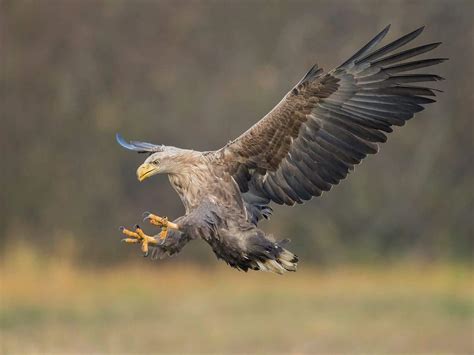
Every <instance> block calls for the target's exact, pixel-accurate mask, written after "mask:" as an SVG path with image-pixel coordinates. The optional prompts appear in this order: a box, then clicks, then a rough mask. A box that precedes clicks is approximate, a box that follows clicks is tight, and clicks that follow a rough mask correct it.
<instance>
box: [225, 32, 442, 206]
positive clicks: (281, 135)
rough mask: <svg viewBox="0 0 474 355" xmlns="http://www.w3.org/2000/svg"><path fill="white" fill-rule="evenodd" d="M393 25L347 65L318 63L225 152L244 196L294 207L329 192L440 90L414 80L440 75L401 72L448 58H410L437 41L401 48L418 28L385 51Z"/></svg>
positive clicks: (253, 201)
mask: <svg viewBox="0 0 474 355" xmlns="http://www.w3.org/2000/svg"><path fill="white" fill-rule="evenodd" d="M388 29H389V26H388V27H386V28H385V29H384V30H383V31H382V32H380V33H379V34H378V35H377V36H375V37H374V38H373V39H372V40H371V41H370V42H369V43H367V44H366V45H365V46H364V47H363V48H361V49H360V50H359V51H358V52H357V53H356V54H354V55H353V56H352V57H351V58H350V59H348V60H347V61H346V62H344V63H343V64H342V65H341V66H339V67H337V68H336V69H334V70H332V71H330V72H329V73H327V74H322V69H319V68H318V67H317V66H314V67H312V68H311V70H310V71H309V72H308V73H307V74H306V75H305V76H304V78H303V79H302V80H301V81H300V82H299V83H298V84H297V85H296V86H295V87H294V88H293V89H292V90H291V91H290V92H289V93H288V94H287V95H286V96H285V97H284V98H283V100H282V101H281V102H280V103H279V104H278V105H277V106H276V107H275V108H274V109H273V110H272V111H271V112H269V113H268V114H267V115H266V116H265V117H264V118H263V119H261V120H260V121H259V122H258V123H256V124H255V125H254V126H253V127H251V128H250V129H249V130H248V131H247V132H245V133H244V134H242V135H241V136H240V137H238V138H237V139H235V140H234V141H232V142H230V143H228V144H227V145H226V146H225V147H224V148H222V149H221V150H220V153H221V156H222V159H223V161H224V162H225V163H224V164H225V165H226V168H227V169H228V171H230V173H231V174H232V175H233V177H234V179H235V180H236V182H237V183H238V185H239V187H240V190H241V192H242V193H243V196H244V200H245V201H246V202H247V203H249V204H252V205H254V206H264V205H266V204H268V203H269V202H270V201H274V202H276V203H278V204H287V205H293V204H294V203H295V202H296V203H302V202H303V201H304V200H309V199H310V198H311V197H313V196H319V195H321V193H322V192H323V191H329V190H330V189H331V187H332V185H335V184H338V183H339V181H340V180H342V179H344V178H345V177H346V176H347V174H348V172H349V171H350V170H352V169H353V166H354V165H356V164H358V163H360V161H361V160H362V159H364V158H365V157H366V156H367V154H374V153H376V152H377V151H378V145H377V143H383V142H385V141H386V140H387V136H386V133H390V132H392V126H403V125H404V124H405V121H407V120H409V119H410V118H412V117H413V115H414V113H416V112H419V111H421V110H423V109H424V107H423V106H422V105H425V104H429V103H432V102H435V100H433V99H431V98H429V97H433V96H435V89H429V88H426V87H421V86H413V85H410V84H413V83H420V82H428V81H438V80H442V78H441V77H440V76H438V75H433V74H401V73H404V72H407V71H411V70H414V69H419V68H424V67H428V66H432V65H435V64H438V63H441V62H443V61H444V60H446V59H444V58H435V59H423V60H414V61H408V62H406V60H407V59H410V58H412V57H415V56H417V55H420V54H422V53H425V52H428V51H430V50H432V49H434V48H436V47H437V46H438V45H439V44H440V43H431V44H427V45H423V46H419V47H415V48H411V49H408V50H404V51H401V52H398V53H394V51H396V50H397V49H398V48H400V47H402V46H404V45H405V44H407V43H409V42H410V41H412V40H413V39H415V38H416V37H417V36H418V35H419V34H420V33H421V32H422V31H423V28H420V29H417V30H416V31H413V32H411V33H409V34H407V35H405V36H403V37H401V38H399V39H397V40H396V41H394V42H392V43H389V44H387V45H385V46H383V47H381V48H380V49H375V47H376V46H377V44H378V43H379V42H380V41H381V40H382V39H383V38H384V36H385V35H386V34H387V32H388Z"/></svg>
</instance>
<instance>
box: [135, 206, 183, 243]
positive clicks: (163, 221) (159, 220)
mask: <svg viewBox="0 0 474 355" xmlns="http://www.w3.org/2000/svg"><path fill="white" fill-rule="evenodd" d="M143 215H144V217H145V218H144V219H145V220H146V219H147V220H149V221H150V223H151V224H154V225H155V226H158V227H161V232H160V234H159V239H160V241H161V242H164V240H165V239H166V237H167V236H168V229H169V228H171V229H176V230H179V226H178V225H177V224H176V223H173V222H170V221H168V218H167V217H160V216H157V215H155V214H153V213H150V212H145V213H144V214H143Z"/></svg>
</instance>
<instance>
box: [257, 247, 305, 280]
mask: <svg viewBox="0 0 474 355" xmlns="http://www.w3.org/2000/svg"><path fill="white" fill-rule="evenodd" d="M297 263H298V257H297V256H296V255H295V254H293V253H292V252H291V251H289V250H286V249H283V248H282V251H281V252H280V253H279V254H278V256H277V257H276V258H275V259H267V260H265V261H257V265H258V267H259V270H261V271H270V272H274V273H277V274H283V273H284V272H286V271H296V267H297Z"/></svg>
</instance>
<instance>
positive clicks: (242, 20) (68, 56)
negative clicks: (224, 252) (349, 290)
mask: <svg viewBox="0 0 474 355" xmlns="http://www.w3.org/2000/svg"><path fill="white" fill-rule="evenodd" d="M0 6H1V8H0V16H1V17H0V35H1V50H0V53H1V54H0V60H1V78H0V81H1V85H0V97H1V105H0V112H1V123H2V125H1V131H0V145H1V151H2V173H1V175H0V179H1V180H0V182H1V186H2V189H1V192H0V194H1V201H2V204H1V206H0V238H1V239H0V245H1V250H2V252H7V251H8V248H9V245H10V244H12V243H14V242H16V241H23V242H24V243H27V244H28V245H29V246H30V247H33V248H38V249H39V250H42V251H43V252H46V253H48V252H49V251H50V250H53V249H54V248H55V246H57V245H58V243H61V241H62V240H70V241H71V240H72V241H73V242H74V248H75V249H76V253H77V256H81V257H83V259H82V260H86V261H88V262H93V263H95V262H97V261H101V262H104V263H109V262H113V261H114V260H121V259H120V258H119V257H124V256H129V257H130V256H132V255H133V256H135V255H136V254H137V253H138V251H137V250H130V248H128V247H127V248H126V247H124V246H123V245H121V244H120V243H119V239H120V233H119V232H118V229H117V227H118V226H120V225H128V226H132V225H134V224H135V223H137V222H139V221H140V216H141V213H142V212H143V211H146V210H150V211H154V212H156V213H159V214H160V215H167V216H169V217H170V218H176V217H178V216H179V215H181V214H182V213H183V208H182V206H181V203H180V201H179V199H178V197H177V195H176V194H175V193H174V191H172V189H171V187H170V186H169V184H168V181H167V179H166V177H164V176H158V177H155V178H152V179H149V180H147V181H146V182H144V183H143V184H139V183H138V182H137V181H136V177H135V170H136V167H137V166H138V165H139V164H140V163H141V162H142V160H143V159H144V156H139V155H136V154H132V153H129V152H126V151H124V150H122V149H121V148H119V146H118V145H117V144H116V143H115V141H114V135H115V133H116V132H121V133H122V134H123V135H124V136H125V137H126V138H129V139H140V140H144V141H150V142H155V143H162V144H169V145H175V146H181V147H187V148H194V149H198V150H210V149H216V148H219V147H221V146H222V145H224V144H225V143H226V142H227V141H228V140H230V139H232V138H234V137H236V136H237V135H239V134H240V133H241V132H243V131H244V130H246V129H247V128H248V127H250V126H251V125H252V124H253V123H255V122H256V121H257V120H258V119H260V118H261V117H262V116H263V115H264V114H265V113H267V112H268V111H269V110H270V109H271V108H272V107H273V106H274V105H275V104H276V103H277V102H278V101H279V100H280V99H281V97H282V96H283V95H284V94H285V93H286V91H287V90H289V89H290V88H291V86H292V85H293V84H294V83H296V82H297V81H298V80H299V79H300V77H301V76H302V75H304V74H305V72H306V70H307V69H308V68H309V67H310V66H311V65H312V64H314V63H315V62H317V63H318V64H319V65H320V66H322V67H323V68H325V69H326V70H329V69H331V68H332V67H333V66H336V65H338V64H340V63H342V62H343V61H344V60H345V59H347V58H348V57H349V56H350V55H352V54H353V53H354V51H355V50H357V49H359V48H360V47H361V46H362V45H363V44H364V43H366V41H367V40H368V39H369V38H371V37H372V36H373V35H374V34H375V33H377V32H378V31H379V30H380V29H382V28H383V27H384V26H385V25H386V24H387V23H392V30H391V32H390V34H389V36H388V39H389V40H393V39H395V38H396V37H398V36H400V35H403V34H405V33H406V32H408V31H411V30H413V29H415V28H416V27H418V26H421V25H427V28H426V30H425V33H423V34H422V36H421V38H420V39H419V40H418V42H417V43H418V44H421V43H430V42H437V41H442V42H444V44H443V45H442V46H441V47H440V48H439V49H437V51H436V53H434V54H430V55H434V56H439V57H450V61H448V62H447V63H445V64H443V65H442V66H439V67H437V68H436V69H435V71H436V73H438V74H440V75H442V76H444V77H446V78H447V80H446V81H444V82H442V83H440V84H439V85H438V86H437V87H438V88H440V89H442V90H443V91H444V93H443V94H440V95H439V97H438V100H439V102H438V103H436V104H434V105H432V106H429V107H428V108H427V110H425V111H423V112H422V113H420V114H418V115H417V116H416V118H415V119H414V120H412V121H410V122H409V123H408V124H407V125H406V127H403V128H402V129H397V130H396V132H395V133H394V134H392V135H391V137H390V139H389V142H388V144H386V145H384V146H383V147H382V149H381V152H380V153H379V154H378V155H377V156H371V157H369V158H368V159H367V160H365V161H364V162H363V164H362V165H361V166H359V167H356V169H355V172H354V173H352V174H351V175H350V176H349V178H348V180H346V181H343V182H342V183H341V185H340V186H337V187H335V188H334V189H333V190H332V191H331V192H330V193H326V194H324V195H323V196H322V197H321V198H317V199H313V200H312V201H311V202H309V203H306V204H305V205H304V206H297V207H294V208H281V207H278V206H277V207H276V208H275V213H274V216H273V218H272V220H270V221H269V222H265V223H264V228H265V229H266V230H267V231H270V232H272V233H274V234H275V235H277V236H279V237H282V238H283V237H290V238H291V239H292V240H293V245H292V246H291V249H292V250H293V251H295V252H296V253H297V254H300V255H301V256H302V257H303V258H304V260H305V262H311V261H312V262H320V263H334V262H345V261H366V260H368V261H370V260H379V259H380V260H382V259H383V260H386V259H389V258H391V257H397V258H398V257H402V256H403V257H409V258H411V257H413V258H422V259H427V260H429V259H439V258H449V259H464V260H468V259H469V258H470V257H471V256H472V250H473V228H472V227H473V222H472V219H473V207H474V206H473V201H474V196H473V195H474V192H473V176H474V170H473V161H472V158H473V155H472V154H473V149H472V148H473V144H472V142H473V125H472V120H473V104H472V103H473V102H474V97H473V87H472V78H473V77H474V76H473V52H474V49H473V38H474V36H473V35H474V30H473V24H472V14H473V4H472V3H471V2H470V1H402V2H401V1H388V2H378V1H335V2H330V1H319V2H313V1H308V2H306V1H305V2H303V1H296V2H290V1H288V2H286V1H267V2H264V1H242V2H237V1H120V0H116V1H115V0H114V1H106V0H104V1H99V0H97V1H93V0H87V1H72V0H71V1H67V0H63V1H60V0H54V1H53V0H45V1H32V0H31V1H14V0H6V1H5V0H4V1H2V2H1V3H0ZM148 230H149V231H150V232H151V228H150V229H148ZM197 244H199V243H196V242H195V243H192V244H191V245H190V246H188V247H187V248H186V252H185V253H184V254H185V256H184V257H183V258H191V259H197V260H204V259H214V256H213V254H212V252H211V251H210V250H208V249H207V248H205V247H198V246H197Z"/></svg>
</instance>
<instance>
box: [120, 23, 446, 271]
mask: <svg viewBox="0 0 474 355" xmlns="http://www.w3.org/2000/svg"><path fill="white" fill-rule="evenodd" d="M389 27H390V26H387V27H386V28H385V29H384V30H383V31H381V32H380V33H379V34H378V35H376V36H375V37H374V38H373V39H372V40H371V41H370V42H369V43H367V44H366V45H365V46H364V47H362V48H361V49H360V50H359V51H358V52H357V53H355V54H354V55H353V56H352V57H350V58H349V59H348V60H346V61H345V62H344V63H343V64H341V65H340V66H338V67H337V68H335V69H333V70H331V71H330V72H328V73H323V70H322V69H320V68H318V66H317V65H314V66H313V67H312V68H311V69H310V70H309V71H308V73H307V74H306V75H305V76H304V77H303V78H302V79H301V80H300V81H299V82H298V83H297V84H296V85H295V86H294V87H293V88H292V89H291V90H290V91H289V92H288V93H287V94H286V95H285V97H284V98H283V99H282V100H281V101H280V103H279V104H278V105H276V106H275V108H273V110H271V111H270V112H269V113H268V114H267V115H266V116H265V117H263V118H262V119H261V120H260V121H259V122H257V123H256V124H255V125H254V126H253V127H251V128H250V129H249V130H247V131H246V132H245V133H243V134H242V135H241V136H240V137H238V138H237V139H235V140H233V141H231V142H229V143H228V144H226V145H225V146H224V147H223V148H221V149H219V150H216V151H207V152H199V151H195V150H188V149H181V148H176V147H169V146H164V145H155V144H151V143H145V142H137V141H131V142H127V141H125V140H124V139H123V138H122V137H121V136H120V135H118V134H117V136H116V139H117V141H118V143H119V144H120V145H121V146H122V147H124V148H127V149H129V150H132V151H136V152H139V153H147V154H148V155H149V156H148V158H147V159H146V160H145V162H144V163H143V164H142V165H140V166H139V167H138V170H137V177H138V180H139V181H143V180H144V179H146V178H149V177H150V176H153V175H156V174H168V177H169V180H170V183H171V185H172V186H173V188H174V189H175V190H176V192H177V193H178V195H179V196H180V198H181V201H182V202H183V204H184V207H185V211H186V213H185V215H184V216H181V217H179V218H178V219H176V220H175V221H173V222H171V221H168V219H167V218H163V217H159V216H157V215H154V214H151V213H148V212H145V215H144V216H145V220H148V221H149V222H150V223H152V224H154V225H157V226H159V227H161V232H160V233H159V234H158V235H156V236H154V237H152V236H148V235H146V234H145V233H144V232H143V230H142V229H140V227H139V226H138V225H137V226H136V227H135V230H128V229H126V228H123V227H121V230H122V232H123V233H124V234H125V235H126V236H127V237H126V238H124V239H123V241H125V242H127V243H139V244H141V249H142V251H143V253H144V254H145V256H146V255H148V254H149V252H150V253H151V255H152V257H153V258H162V257H165V256H168V255H172V254H176V253H178V252H179V251H180V250H181V249H182V248H183V247H184V246H185V245H186V244H187V243H188V242H189V241H191V240H193V239H197V238H202V239H204V240H205V241H206V242H207V243H208V244H209V245H210V246H211V248H212V250H213V251H214V253H215V254H216V255H217V257H218V258H220V259H223V260H224V261H226V262H227V263H228V264H229V265H230V266H232V267H234V268H237V269H240V270H244V271H247V270H249V269H251V270H263V271H271V272H275V273H279V274H281V273H283V272H285V271H296V266H297V262H298V258H297V257H296V256H295V255H294V254H293V253H292V252H290V251H288V250H287V249H286V244H287V242H288V240H283V241H276V240H275V239H274V238H273V237H272V236H270V235H268V234H265V232H264V231H262V230H261V229H259V228H258V227H257V225H258V222H259V221H260V220H261V219H262V218H269V217H270V215H271V213H272V209H271V207H270V203H271V202H274V203H277V204H280V205H288V206H292V205H294V204H295V203H303V202H304V201H307V200H310V199H311V198H312V197H313V196H320V195H321V194H322V193H323V192H324V191H329V190H330V189H331V187H332V186H333V185H337V184H338V183H339V181H341V180H342V179H344V178H345V177H346V176H347V174H348V173H349V172H350V171H351V170H353V168H354V165H356V164H359V163H360V162H361V160H362V159H364V158H365V157H366V156H367V154H375V153H377V151H378V143H383V142H385V141H386V140H387V133H390V132H392V126H403V125H404V124H405V122H406V121H407V120H409V119H410V118H412V117H413V115H414V114H415V113H416V112H419V111H422V110H423V109H424V107H423V105H426V104H429V103H432V102H435V100H433V99H432V98H431V97H434V96H435V91H439V90H436V89H432V88H427V87H424V86H419V85H418V84H417V83H422V82H428V81H438V80H442V79H443V78H441V77H440V76H438V75H434V74H406V73H405V72H408V71H412V70H415V69H420V68H424V67H429V66H432V65H436V64H439V63H441V62H443V61H445V60H446V58H433V59H418V60H410V61H406V60H407V59H411V58H413V57H416V56H418V55H420V54H423V53H426V52H428V51H431V50H433V49H434V48H436V47H438V45H439V44H440V42H437V43H430V44H426V45H423V46H418V47H414V48H411V49H406V50H403V51H397V50H398V49H399V48H401V47H403V46H405V45H406V44H408V43H409V42H411V41H412V40H414V39H415V38H416V37H418V35H420V33H421V32H422V31H423V27H422V28H419V29H417V30H415V31H413V32H411V33H409V34H407V35H405V36H403V37H401V38H399V39H397V40H396V41H393V42H391V43H389V44H387V45H385V46H382V47H380V48H378V49H377V46H378V44H379V43H380V42H381V41H382V39H383V38H384V37H385V35H386V34H387V32H388V30H389Z"/></svg>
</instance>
